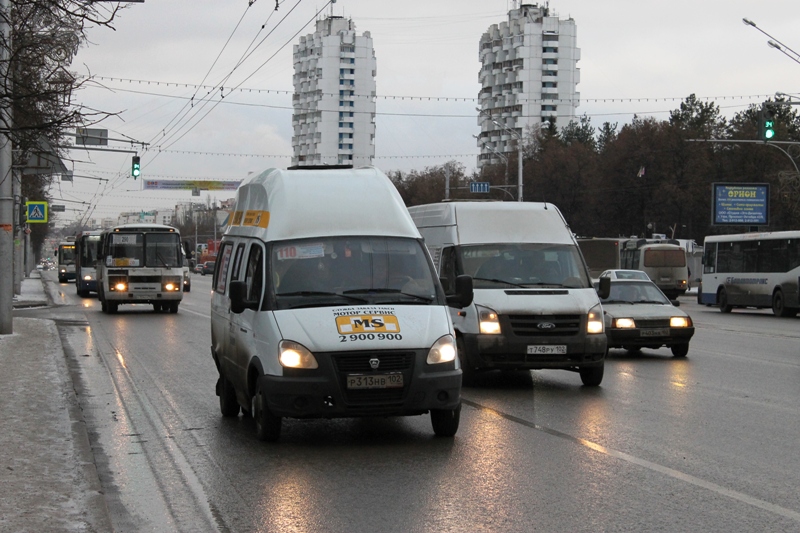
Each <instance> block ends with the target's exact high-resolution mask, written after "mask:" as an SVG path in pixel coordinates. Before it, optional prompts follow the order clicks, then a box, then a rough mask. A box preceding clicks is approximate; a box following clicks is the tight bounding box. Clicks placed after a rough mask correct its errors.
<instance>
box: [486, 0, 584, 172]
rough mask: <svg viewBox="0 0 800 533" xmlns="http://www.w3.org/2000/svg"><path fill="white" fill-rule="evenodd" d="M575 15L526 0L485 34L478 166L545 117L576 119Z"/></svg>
mask: <svg viewBox="0 0 800 533" xmlns="http://www.w3.org/2000/svg"><path fill="white" fill-rule="evenodd" d="M576 36H577V28H576V26H575V21H574V20H573V19H572V18H569V19H565V20H561V19H559V18H558V16H556V15H551V14H550V8H549V6H548V5H547V4H545V5H544V6H539V5H537V4H521V5H519V6H518V7H516V8H514V9H512V10H511V11H509V12H508V21H507V22H503V23H501V24H493V25H491V26H490V27H489V29H488V30H487V32H486V33H484V34H483V36H482V37H481V40H480V48H479V57H480V62H481V65H482V67H481V71H480V75H479V77H480V83H481V92H480V94H479V100H480V116H479V117H478V125H479V126H480V127H481V133H480V136H479V137H478V147H479V148H480V151H481V153H480V155H479V156H478V167H482V166H483V165H485V164H495V163H499V162H501V161H502V159H503V158H502V157H500V156H499V155H498V154H502V156H503V157H508V155H509V154H510V153H513V152H515V151H516V150H517V144H516V143H517V139H518V138H520V137H523V136H524V135H526V134H527V132H528V130H530V129H534V130H536V129H538V128H539V127H540V125H541V124H542V123H545V122H547V121H554V122H555V125H556V127H557V128H558V129H561V128H563V127H564V126H566V125H567V124H569V122H570V121H571V120H577V119H576V116H575V115H576V109H577V107H578V105H579V103H580V93H579V92H577V85H578V83H579V82H580V69H578V67H577V64H578V60H579V59H580V49H579V48H578V47H577V37H576Z"/></svg>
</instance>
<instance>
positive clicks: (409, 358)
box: [332, 351, 414, 372]
mask: <svg viewBox="0 0 800 533" xmlns="http://www.w3.org/2000/svg"><path fill="white" fill-rule="evenodd" d="M332 359H333V364H334V366H335V368H336V370H337V371H338V372H375V371H376V370H377V372H384V371H395V372H396V371H398V370H408V369H411V368H412V367H413V366H414V352H383V351H381V352H353V353H341V354H336V355H334V356H333V357H332ZM371 359H377V360H378V368H377V369H374V368H373V367H372V365H370V360H371Z"/></svg>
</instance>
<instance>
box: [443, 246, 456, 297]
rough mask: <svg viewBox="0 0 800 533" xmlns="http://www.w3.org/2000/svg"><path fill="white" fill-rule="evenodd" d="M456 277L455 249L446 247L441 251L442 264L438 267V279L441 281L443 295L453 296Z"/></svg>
mask: <svg viewBox="0 0 800 533" xmlns="http://www.w3.org/2000/svg"><path fill="white" fill-rule="evenodd" d="M456 275H458V269H457V267H456V248H455V246H448V247H446V248H444V249H442V263H441V265H440V267H439V279H441V280H442V286H443V287H444V293H445V294H455V290H456V289H455V287H456V285H455V283H456Z"/></svg>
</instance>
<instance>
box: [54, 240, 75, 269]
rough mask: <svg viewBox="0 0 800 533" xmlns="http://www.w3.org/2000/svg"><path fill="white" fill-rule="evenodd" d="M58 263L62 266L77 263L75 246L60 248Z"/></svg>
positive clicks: (67, 245)
mask: <svg viewBox="0 0 800 533" xmlns="http://www.w3.org/2000/svg"><path fill="white" fill-rule="evenodd" d="M58 262H59V264H62V265H68V264H72V263H75V245H74V244H61V245H59V246H58Z"/></svg>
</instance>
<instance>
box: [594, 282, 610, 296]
mask: <svg viewBox="0 0 800 533" xmlns="http://www.w3.org/2000/svg"><path fill="white" fill-rule="evenodd" d="M609 294H611V278H606V277H603V278H600V286H599V287H598V288H597V295H598V296H599V297H600V299H601V300H605V299H606V298H608V295H609Z"/></svg>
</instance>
